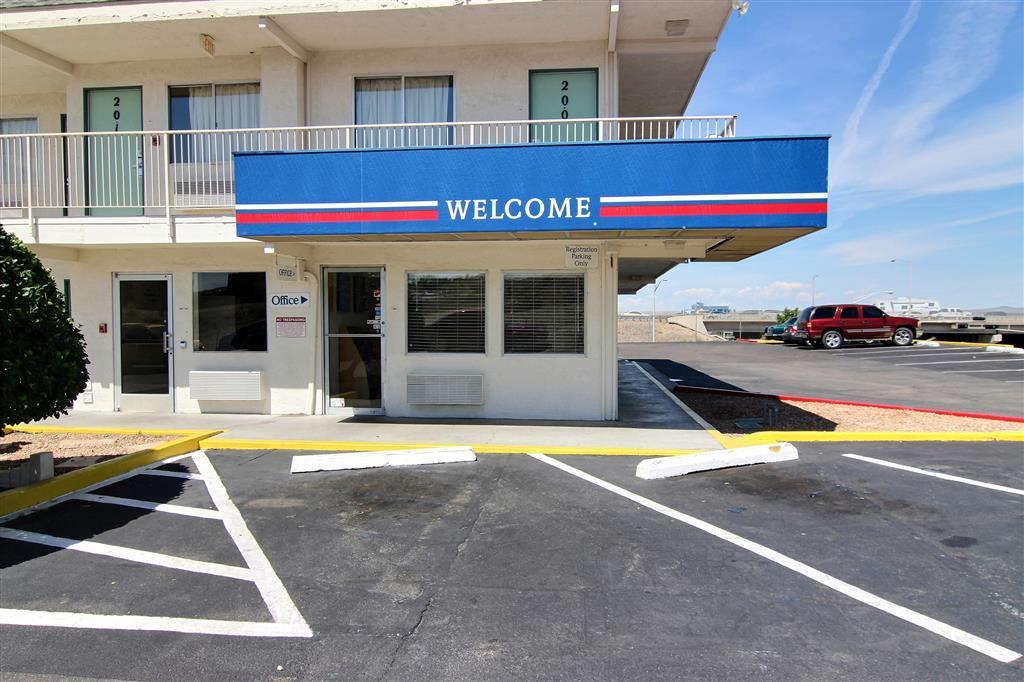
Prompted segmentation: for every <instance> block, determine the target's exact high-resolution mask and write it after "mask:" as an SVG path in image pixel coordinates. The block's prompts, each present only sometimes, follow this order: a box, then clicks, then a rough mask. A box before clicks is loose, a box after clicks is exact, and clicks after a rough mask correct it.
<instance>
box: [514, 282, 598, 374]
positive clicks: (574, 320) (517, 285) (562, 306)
mask: <svg viewBox="0 0 1024 682" xmlns="http://www.w3.org/2000/svg"><path fill="white" fill-rule="evenodd" d="M504 299H505V302H504V311H505V320H504V329H505V333H504V338H505V341H504V344H505V352H506V353H576V354H579V353H583V352H584V346H583V338H584V324H585V317H584V277H583V274H582V273H575V272H574V273H547V274H543V273H506V274H505V291H504Z"/></svg>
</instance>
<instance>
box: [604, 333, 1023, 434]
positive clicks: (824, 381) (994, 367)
mask: <svg viewBox="0 0 1024 682" xmlns="http://www.w3.org/2000/svg"><path fill="white" fill-rule="evenodd" d="M619 355H620V356H621V357H623V358H628V359H631V360H642V361H643V362H644V363H647V364H649V365H650V366H652V367H654V368H655V369H657V370H658V371H659V372H660V373H661V374H663V375H664V376H665V377H667V378H668V379H669V380H672V379H675V380H677V383H683V384H688V385H693V386H704V387H708V388H729V389H735V390H743V391H754V392H763V393H782V394H788V395H805V396H815V397H822V398H835V399H839V400H854V401H862V402H877V403H891V404H896V405H908V406H912V407H925V408H933V409H942V410H957V411H962V412H988V413H991V414H1001V415H1009V416H1014V417H1024V355H1011V354H1004V353H994V352H988V351H984V350H983V349H981V348H967V347H955V346H941V347H938V348H934V347H924V346H911V347H908V348H894V347H891V346H881V345H866V344H858V345H851V346H847V347H844V348H840V349H838V350H832V351H830V350H824V349H816V348H808V347H804V346H791V345H782V344H754V343H631V344H619Z"/></svg>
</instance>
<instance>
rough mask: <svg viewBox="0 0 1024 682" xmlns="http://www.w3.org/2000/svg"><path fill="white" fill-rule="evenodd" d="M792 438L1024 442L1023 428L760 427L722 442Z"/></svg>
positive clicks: (733, 444)
mask: <svg viewBox="0 0 1024 682" xmlns="http://www.w3.org/2000/svg"><path fill="white" fill-rule="evenodd" d="M779 441H789V442H791V443H845V442H853V443H867V442H881V443H888V442H893V443H898V442H910V441H918V442H921V441H932V442H959V443H966V442H972V443H980V442H1004V443H1024V430H1021V431H761V432H760V433H751V434H748V435H744V436H727V435H721V438H720V439H719V442H720V443H721V444H722V445H723V446H725V447H727V448H738V447H743V446H746V445H764V444H766V443H777V442H779Z"/></svg>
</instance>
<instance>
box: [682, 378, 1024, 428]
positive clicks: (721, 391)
mask: <svg viewBox="0 0 1024 682" xmlns="http://www.w3.org/2000/svg"><path fill="white" fill-rule="evenodd" d="M672 390H673V391H678V392H679V393H686V392H689V393H711V394H715V395H731V396H737V397H743V398H772V399H774V400H789V401H792V402H795V403H827V404H830V405H850V406H853V407H877V408H879V409H882V410H907V411H908V412H924V413H926V414H941V415H945V416H947V417H970V418H972V419H991V420H993V421H1003V422H1013V423H1015V424H1024V417H1010V416H1007V415H1002V414H985V413H981V412H957V411H955V410H933V409H930V408H927V407H909V406H907V405H889V404H887V403H861V402H857V401H854V400H834V399H832V398H812V397H809V396H803V395H783V394H775V393H752V392H748V391H733V390H730V389H726V388H705V387H703V386H673V387H672Z"/></svg>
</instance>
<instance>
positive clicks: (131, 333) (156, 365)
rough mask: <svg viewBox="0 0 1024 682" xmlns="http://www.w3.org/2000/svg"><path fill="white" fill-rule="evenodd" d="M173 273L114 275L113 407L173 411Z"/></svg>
mask: <svg viewBox="0 0 1024 682" xmlns="http://www.w3.org/2000/svg"><path fill="white" fill-rule="evenodd" d="M173 310H174V308H173V307H172V305H171V276H170V275H134V274H132V275H127V274H115V275H114V409H116V410H119V411H121V412H173V411H174V363H173V359H174V329H173V319H172V318H173V315H172V311H173Z"/></svg>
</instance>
